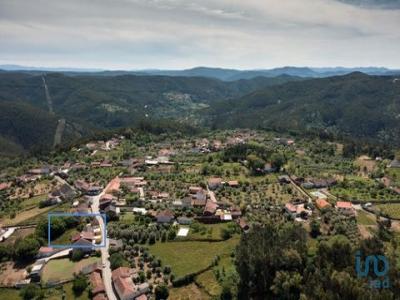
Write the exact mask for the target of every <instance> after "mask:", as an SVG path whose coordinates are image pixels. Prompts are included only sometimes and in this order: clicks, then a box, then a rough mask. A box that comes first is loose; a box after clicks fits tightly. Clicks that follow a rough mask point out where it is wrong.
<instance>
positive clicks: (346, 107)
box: [209, 72, 400, 144]
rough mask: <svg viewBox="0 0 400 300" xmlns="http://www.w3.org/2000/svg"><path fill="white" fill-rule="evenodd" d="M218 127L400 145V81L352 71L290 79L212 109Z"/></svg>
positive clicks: (224, 102)
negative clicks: (318, 133)
mask: <svg viewBox="0 0 400 300" xmlns="http://www.w3.org/2000/svg"><path fill="white" fill-rule="evenodd" d="M210 116H211V120H210V121H209V122H211V123H212V124H213V125H214V126H215V127H220V128H221V127H222V128H232V127H250V128H273V129H277V130H283V131H285V130H286V131H287V130H295V131H305V130H311V131H312V130H315V131H327V132H331V133H333V134H337V135H347V136H351V137H357V138H367V139H374V140H376V141H381V142H385V143H388V142H389V143H396V144H400V122H399V121H400V80H399V79H397V78H396V77H392V76H369V75H366V74H363V73H359V72H356V73H352V74H349V75H346V76H336V77H329V78H323V79H310V80H305V81H301V82H288V83H285V84H282V85H276V86H272V87H269V88H267V89H264V90H260V91H256V92H253V93H250V94H249V95H246V96H243V97H240V98H238V99H235V100H227V101H221V102H218V103H215V104H214V105H213V107H211V108H210Z"/></svg>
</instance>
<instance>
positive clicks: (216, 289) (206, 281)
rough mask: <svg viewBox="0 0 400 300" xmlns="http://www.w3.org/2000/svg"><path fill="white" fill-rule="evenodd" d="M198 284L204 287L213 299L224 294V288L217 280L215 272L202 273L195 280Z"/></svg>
mask: <svg viewBox="0 0 400 300" xmlns="http://www.w3.org/2000/svg"><path fill="white" fill-rule="evenodd" d="M195 281H196V283H197V284H198V285H199V286H200V287H202V288H203V289H204V290H206V291H207V293H208V294H209V295H211V296H213V297H216V296H219V295H220V294H221V292H222V287H221V285H220V284H219V282H218V281H217V279H216V278H215V275H214V271H213V270H208V271H206V272H203V273H201V274H200V275H199V276H197V277H196V279H195Z"/></svg>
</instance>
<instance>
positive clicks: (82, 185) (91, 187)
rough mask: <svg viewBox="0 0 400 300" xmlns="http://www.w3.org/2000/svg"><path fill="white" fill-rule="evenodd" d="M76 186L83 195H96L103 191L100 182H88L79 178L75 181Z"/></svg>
mask: <svg viewBox="0 0 400 300" xmlns="http://www.w3.org/2000/svg"><path fill="white" fill-rule="evenodd" d="M74 186H75V188H76V189H77V190H79V191H80V192H81V193H82V194H83V195H87V196H96V195H98V194H100V193H101V191H102V190H103V187H102V186H101V185H99V184H98V183H87V182H86V181H84V180H81V179H78V180H76V181H75V182H74Z"/></svg>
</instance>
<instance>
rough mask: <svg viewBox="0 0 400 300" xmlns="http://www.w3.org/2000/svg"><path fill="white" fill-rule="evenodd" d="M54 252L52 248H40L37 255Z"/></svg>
mask: <svg viewBox="0 0 400 300" xmlns="http://www.w3.org/2000/svg"><path fill="white" fill-rule="evenodd" d="M53 251H54V248H52V247H40V249H39V253H41V254H45V253H51V252H53Z"/></svg>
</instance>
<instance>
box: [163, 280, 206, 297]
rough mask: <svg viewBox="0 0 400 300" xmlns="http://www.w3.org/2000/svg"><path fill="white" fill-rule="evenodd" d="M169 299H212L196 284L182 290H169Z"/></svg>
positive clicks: (186, 286)
mask: <svg viewBox="0 0 400 300" xmlns="http://www.w3.org/2000/svg"><path fill="white" fill-rule="evenodd" d="M168 299H173V300H210V299H211V297H210V296H209V295H207V294H206V293H205V292H204V291H203V290H202V289H200V288H199V287H198V286H196V285H195V284H194V283H192V284H189V285H185V286H183V287H180V288H172V289H170V290H169V297H168Z"/></svg>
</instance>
